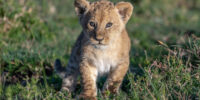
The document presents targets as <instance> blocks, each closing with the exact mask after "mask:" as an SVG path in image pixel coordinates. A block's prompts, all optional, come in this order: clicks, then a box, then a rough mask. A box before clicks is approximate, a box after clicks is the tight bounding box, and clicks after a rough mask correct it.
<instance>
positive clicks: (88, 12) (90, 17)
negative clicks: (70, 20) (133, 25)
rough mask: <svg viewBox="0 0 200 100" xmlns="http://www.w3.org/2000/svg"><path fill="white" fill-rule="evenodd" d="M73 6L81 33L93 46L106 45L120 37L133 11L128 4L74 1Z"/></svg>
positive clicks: (104, 1)
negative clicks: (78, 19) (81, 28)
mask: <svg viewBox="0 0 200 100" xmlns="http://www.w3.org/2000/svg"><path fill="white" fill-rule="evenodd" d="M74 5H75V11H76V13H77V15H78V16H79V18H80V24H81V26H82V27H83V32H84V34H85V35H86V37H87V39H88V40H89V41H90V43H91V44H94V45H108V44H110V43H111V42H112V41H114V40H115V39H116V38H117V37H118V36H120V35H119V34H120V33H121V32H122V30H123V29H124V28H125V25H126V23H127V21H128V20H129V18H130V17H131V15H132V11H133V6H132V5H131V4H130V3H128V2H119V3H117V4H116V5H114V4H113V3H112V2H109V1H106V0H99V1H96V2H92V3H91V2H89V1H86V0H75V3H74Z"/></svg>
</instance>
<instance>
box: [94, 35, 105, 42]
mask: <svg viewBox="0 0 200 100" xmlns="http://www.w3.org/2000/svg"><path fill="white" fill-rule="evenodd" d="M95 39H96V40H97V41H99V42H101V41H102V40H103V39H104V37H102V36H101V37H97V36H96V37H95Z"/></svg>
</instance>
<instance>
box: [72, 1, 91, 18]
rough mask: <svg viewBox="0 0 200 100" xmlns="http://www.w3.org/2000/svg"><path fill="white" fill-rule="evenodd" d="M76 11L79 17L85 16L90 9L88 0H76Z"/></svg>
mask: <svg viewBox="0 0 200 100" xmlns="http://www.w3.org/2000/svg"><path fill="white" fill-rule="evenodd" d="M74 6H75V11H76V14H77V15H78V16H81V15H83V14H84V13H85V12H86V11H87V10H88V9H89V7H90V3H89V2H88V1H87V0H75V2H74Z"/></svg>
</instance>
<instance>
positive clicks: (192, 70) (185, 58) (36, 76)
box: [0, 0, 200, 100]
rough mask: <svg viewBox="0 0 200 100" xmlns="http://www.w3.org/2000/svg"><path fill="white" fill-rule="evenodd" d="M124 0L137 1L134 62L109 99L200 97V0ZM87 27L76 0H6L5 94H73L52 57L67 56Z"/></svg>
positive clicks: (0, 32)
mask: <svg viewBox="0 0 200 100" xmlns="http://www.w3.org/2000/svg"><path fill="white" fill-rule="evenodd" d="M91 1H94V0H91ZM111 1H113V2H118V1H120V0H111ZM124 1H129V2H131V3H132V4H133V5H134V12H133V16H132V18H131V19H130V21H129V22H128V24H127V30H128V32H129V36H130V37H131V43H132V48H131V53H130V55H131V57H130V61H131V64H130V69H129V71H128V73H127V75H126V77H125V79H124V81H123V84H122V87H121V90H120V93H119V94H118V95H117V96H113V95H112V94H110V99H111V100H112V99H116V100H129V99H130V100H135V99H145V100H148V99H154V100H156V99H162V100H165V99H193V100H195V99H196V100H197V99H200V12H199V10H200V7H199V6H198V5H200V1H198V0H190V1H188V0H124ZM80 32H81V27H80V25H79V22H78V17H77V16H76V15H75V11H74V6H73V0H42V1H41V0H29V1H27V0H18V1H16V0H0V82H1V83H0V99H17V100H18V99H20V100H21V99H27V100H31V99H47V100H49V99H52V100H57V99H58V100H61V99H66V98H68V99H70V97H69V96H68V93H66V92H63V91H59V90H60V88H61V82H62V80H61V79H60V78H59V77H58V76H57V75H56V74H55V72H54V71H53V63H54V61H55V59H56V58H59V59H61V60H62V63H63V64H64V65H66V64H67V61H68V59H69V55H70V53H71V48H72V46H73V44H74V42H75V40H76V38H77V36H78V35H79V34H80ZM103 82H104V79H102V80H100V82H99V84H98V86H99V92H98V99H99V100H103V98H102V96H101V92H100V88H101V87H102V84H103ZM80 91H81V88H80V86H78V87H77V91H76V93H74V94H73V96H76V95H78V94H79V93H80ZM108 94H109V93H108Z"/></svg>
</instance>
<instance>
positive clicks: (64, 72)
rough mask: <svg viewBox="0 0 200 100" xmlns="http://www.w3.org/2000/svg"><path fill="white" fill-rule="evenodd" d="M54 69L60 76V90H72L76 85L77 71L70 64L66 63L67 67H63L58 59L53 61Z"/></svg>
mask: <svg viewBox="0 0 200 100" xmlns="http://www.w3.org/2000/svg"><path fill="white" fill-rule="evenodd" d="M54 67H55V71H56V73H57V74H58V75H59V76H60V77H61V78H62V90H65V91H68V92H70V93H71V92H73V91H74V89H75V87H76V83H77V82H76V81H77V77H78V75H79V71H78V70H77V68H76V67H75V66H72V64H70V62H69V64H68V66H67V68H63V67H62V65H61V62H60V60H58V59H57V60H56V61H55V65H54Z"/></svg>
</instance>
